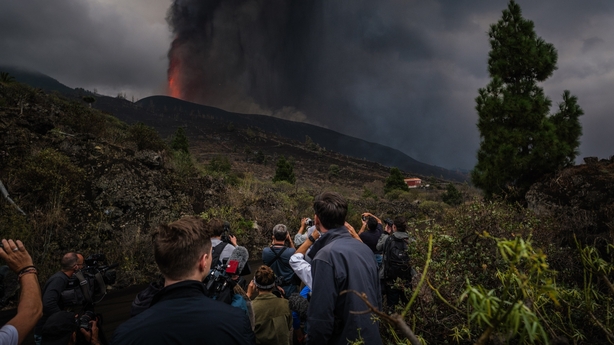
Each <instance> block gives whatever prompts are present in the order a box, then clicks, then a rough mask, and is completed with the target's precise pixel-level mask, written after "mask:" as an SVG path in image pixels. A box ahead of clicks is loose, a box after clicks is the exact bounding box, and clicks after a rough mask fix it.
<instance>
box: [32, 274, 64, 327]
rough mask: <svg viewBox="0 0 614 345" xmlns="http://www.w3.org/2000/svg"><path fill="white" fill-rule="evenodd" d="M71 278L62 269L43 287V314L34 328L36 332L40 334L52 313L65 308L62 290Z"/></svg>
mask: <svg viewBox="0 0 614 345" xmlns="http://www.w3.org/2000/svg"><path fill="white" fill-rule="evenodd" d="M70 279H71V278H69V277H68V276H67V275H66V273H64V272H62V271H60V272H56V273H55V274H54V275H52V276H51V277H49V279H47V282H45V287H43V291H42V294H43V316H42V317H41V318H40V320H38V322H37V323H36V327H35V328H34V334H37V335H40V334H41V333H42V330H43V326H44V325H45V322H47V319H48V318H49V316H51V314H55V313H57V312H58V311H62V310H64V303H63V301H62V291H64V289H66V287H67V286H68V282H69V281H70Z"/></svg>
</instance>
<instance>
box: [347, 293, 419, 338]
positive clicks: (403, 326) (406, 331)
mask: <svg viewBox="0 0 614 345" xmlns="http://www.w3.org/2000/svg"><path fill="white" fill-rule="evenodd" d="M348 292H352V293H354V294H355V295H356V296H358V297H360V299H362V301H363V302H365V304H366V305H367V307H369V309H367V310H363V311H351V312H350V313H352V314H359V315H360V314H366V313H373V314H375V315H377V316H379V317H380V318H381V319H382V320H384V321H386V322H387V323H389V324H391V325H393V326H395V327H397V328H398V329H399V330H401V332H402V333H403V335H405V336H406V337H407V339H408V340H409V342H410V343H411V344H412V345H421V343H420V340H418V337H416V335H415V334H414V332H413V331H412V330H411V328H410V327H409V325H408V324H407V323H406V322H405V320H404V319H403V317H402V316H401V315H399V314H397V313H394V314H392V315H388V314H386V313H384V312H382V311H380V310H378V309H377V308H376V307H375V306H373V305H372V304H371V303H370V302H369V299H368V298H367V295H366V294H365V293H360V292H358V291H356V290H343V291H341V295H343V294H345V293H348Z"/></svg>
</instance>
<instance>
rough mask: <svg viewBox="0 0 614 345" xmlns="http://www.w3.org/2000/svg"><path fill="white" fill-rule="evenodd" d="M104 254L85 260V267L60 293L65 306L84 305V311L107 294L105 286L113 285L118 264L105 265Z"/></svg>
mask: <svg viewBox="0 0 614 345" xmlns="http://www.w3.org/2000/svg"><path fill="white" fill-rule="evenodd" d="M106 261H107V259H106V256H105V255H104V254H93V255H90V256H89V257H87V259H85V261H84V264H85V266H84V267H83V268H82V269H81V270H80V271H77V272H75V274H74V275H73V277H74V278H75V279H73V280H71V281H70V282H69V285H68V286H67V287H66V289H65V290H64V291H62V300H63V302H64V304H65V305H73V306H75V305H85V309H86V310H87V309H88V308H93V306H94V305H95V304H96V303H99V302H100V301H101V300H102V299H103V298H104V296H105V295H106V294H107V286H108V285H113V284H115V281H116V279H117V274H116V272H115V269H114V268H116V267H117V266H119V264H113V265H107V264H106Z"/></svg>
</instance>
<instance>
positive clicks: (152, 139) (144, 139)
mask: <svg viewBox="0 0 614 345" xmlns="http://www.w3.org/2000/svg"><path fill="white" fill-rule="evenodd" d="M127 139H128V140H129V141H132V142H134V143H135V144H136V146H137V149H138V150H139V151H141V150H153V151H161V150H165V149H166V148H167V146H166V143H165V142H164V140H162V138H160V135H159V134H158V132H156V130H155V129H153V128H152V127H149V126H147V125H145V124H143V123H141V122H137V123H135V124H134V125H132V126H130V128H129V129H128V138H127Z"/></svg>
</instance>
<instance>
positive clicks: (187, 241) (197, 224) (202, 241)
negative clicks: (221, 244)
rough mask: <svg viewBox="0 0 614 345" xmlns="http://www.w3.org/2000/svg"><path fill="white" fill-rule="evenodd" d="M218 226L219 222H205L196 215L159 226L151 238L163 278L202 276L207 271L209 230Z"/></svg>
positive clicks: (177, 279)
mask: <svg viewBox="0 0 614 345" xmlns="http://www.w3.org/2000/svg"><path fill="white" fill-rule="evenodd" d="M222 226H223V223H222V221H221V220H219V219H211V220H209V221H206V220H204V219H202V218H200V217H196V216H190V217H184V218H181V219H179V220H177V221H175V222H172V223H170V224H168V225H160V226H159V227H158V229H157V230H156V231H155V232H154V233H153V236H152V239H153V247H154V257H155V259H156V263H157V264H158V268H160V271H161V272H162V274H163V275H164V277H165V278H167V279H170V280H175V281H181V280H186V279H190V277H192V276H194V275H195V274H196V273H199V274H202V275H203V277H204V275H206V274H207V273H208V272H209V269H210V268H211V234H212V229H216V228H218V227H222Z"/></svg>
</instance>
